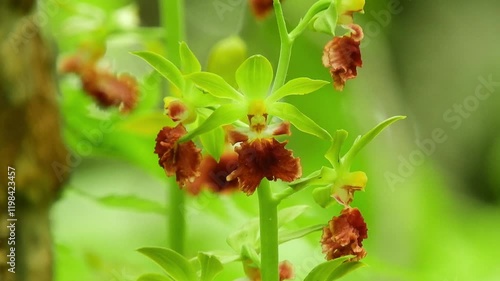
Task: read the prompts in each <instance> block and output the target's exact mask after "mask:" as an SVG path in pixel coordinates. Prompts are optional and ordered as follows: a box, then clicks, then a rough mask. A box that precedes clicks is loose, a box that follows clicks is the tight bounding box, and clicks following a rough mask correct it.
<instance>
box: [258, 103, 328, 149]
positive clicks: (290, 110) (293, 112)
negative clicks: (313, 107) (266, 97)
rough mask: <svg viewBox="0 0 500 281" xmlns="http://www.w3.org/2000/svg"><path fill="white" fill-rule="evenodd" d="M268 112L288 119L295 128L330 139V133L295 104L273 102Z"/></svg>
mask: <svg viewBox="0 0 500 281" xmlns="http://www.w3.org/2000/svg"><path fill="white" fill-rule="evenodd" d="M268 110H269V114H271V115H274V116H277V117H279V118H281V119H283V120H287V121H290V123H292V124H293V125H294V126H295V127H296V128H297V129H299V130H300V131H302V132H304V133H308V134H311V135H314V136H317V137H319V138H322V139H324V140H331V139H332V137H331V136H330V134H329V133H328V132H327V131H326V130H325V129H323V128H321V127H320V126H319V125H318V124H316V122H314V121H313V120H312V119H311V118H309V117H307V116H306V115H305V114H304V113H302V112H300V110H299V109H298V108H296V107H295V106H293V105H291V104H289V103H285V102H275V103H273V104H271V105H270V106H269V109H268Z"/></svg>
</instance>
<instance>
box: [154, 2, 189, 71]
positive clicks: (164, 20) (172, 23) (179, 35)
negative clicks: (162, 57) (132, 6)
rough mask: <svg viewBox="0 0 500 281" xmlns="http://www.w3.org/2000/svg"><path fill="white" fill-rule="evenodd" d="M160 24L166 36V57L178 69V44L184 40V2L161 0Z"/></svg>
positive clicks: (179, 61)
mask: <svg viewBox="0 0 500 281" xmlns="http://www.w3.org/2000/svg"><path fill="white" fill-rule="evenodd" d="M160 2H161V24H162V27H163V29H164V30H165V33H166V35H167V40H166V47H167V57H168V58H169V59H170V61H172V62H173V63H174V64H175V65H177V66H178V67H180V64H181V58H180V55H179V42H180V41H182V40H184V37H185V27H184V1H183V0H162V1H160Z"/></svg>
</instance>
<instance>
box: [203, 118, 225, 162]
mask: <svg viewBox="0 0 500 281" xmlns="http://www.w3.org/2000/svg"><path fill="white" fill-rule="evenodd" d="M224 137H225V136H224V129H222V127H217V128H215V129H213V130H211V131H209V132H207V133H205V134H202V135H200V140H201V144H202V145H203V149H205V150H206V151H207V152H208V154H210V156H212V157H213V158H214V159H215V161H217V162H219V160H220V157H221V155H222V153H223V152H224V145H225V139H224Z"/></svg>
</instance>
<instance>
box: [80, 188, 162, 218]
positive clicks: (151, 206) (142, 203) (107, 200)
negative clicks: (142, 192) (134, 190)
mask: <svg viewBox="0 0 500 281" xmlns="http://www.w3.org/2000/svg"><path fill="white" fill-rule="evenodd" d="M72 191H73V192H75V193H77V194H79V195H81V196H84V197H86V198H89V199H91V200H94V201H95V202H97V203H99V204H101V205H104V206H107V207H114V208H122V209H127V210H130V211H136V212H144V213H155V214H160V215H162V216H163V215H165V213H166V211H167V210H166V207H165V206H163V205H162V204H161V203H158V202H156V201H152V200H149V199H145V198H140V197H137V196H134V195H110V196H104V197H97V196H94V195H92V194H89V193H86V192H84V191H81V190H79V189H77V188H75V189H72Z"/></svg>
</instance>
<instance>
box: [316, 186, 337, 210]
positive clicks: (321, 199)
mask: <svg viewBox="0 0 500 281" xmlns="http://www.w3.org/2000/svg"><path fill="white" fill-rule="evenodd" d="M312 196H313V199H314V202H316V203H318V205H320V206H321V207H322V208H326V207H328V206H330V205H332V204H333V203H334V202H336V201H335V199H333V198H332V191H331V187H330V186H324V187H318V188H316V189H314V190H313V192H312Z"/></svg>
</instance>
